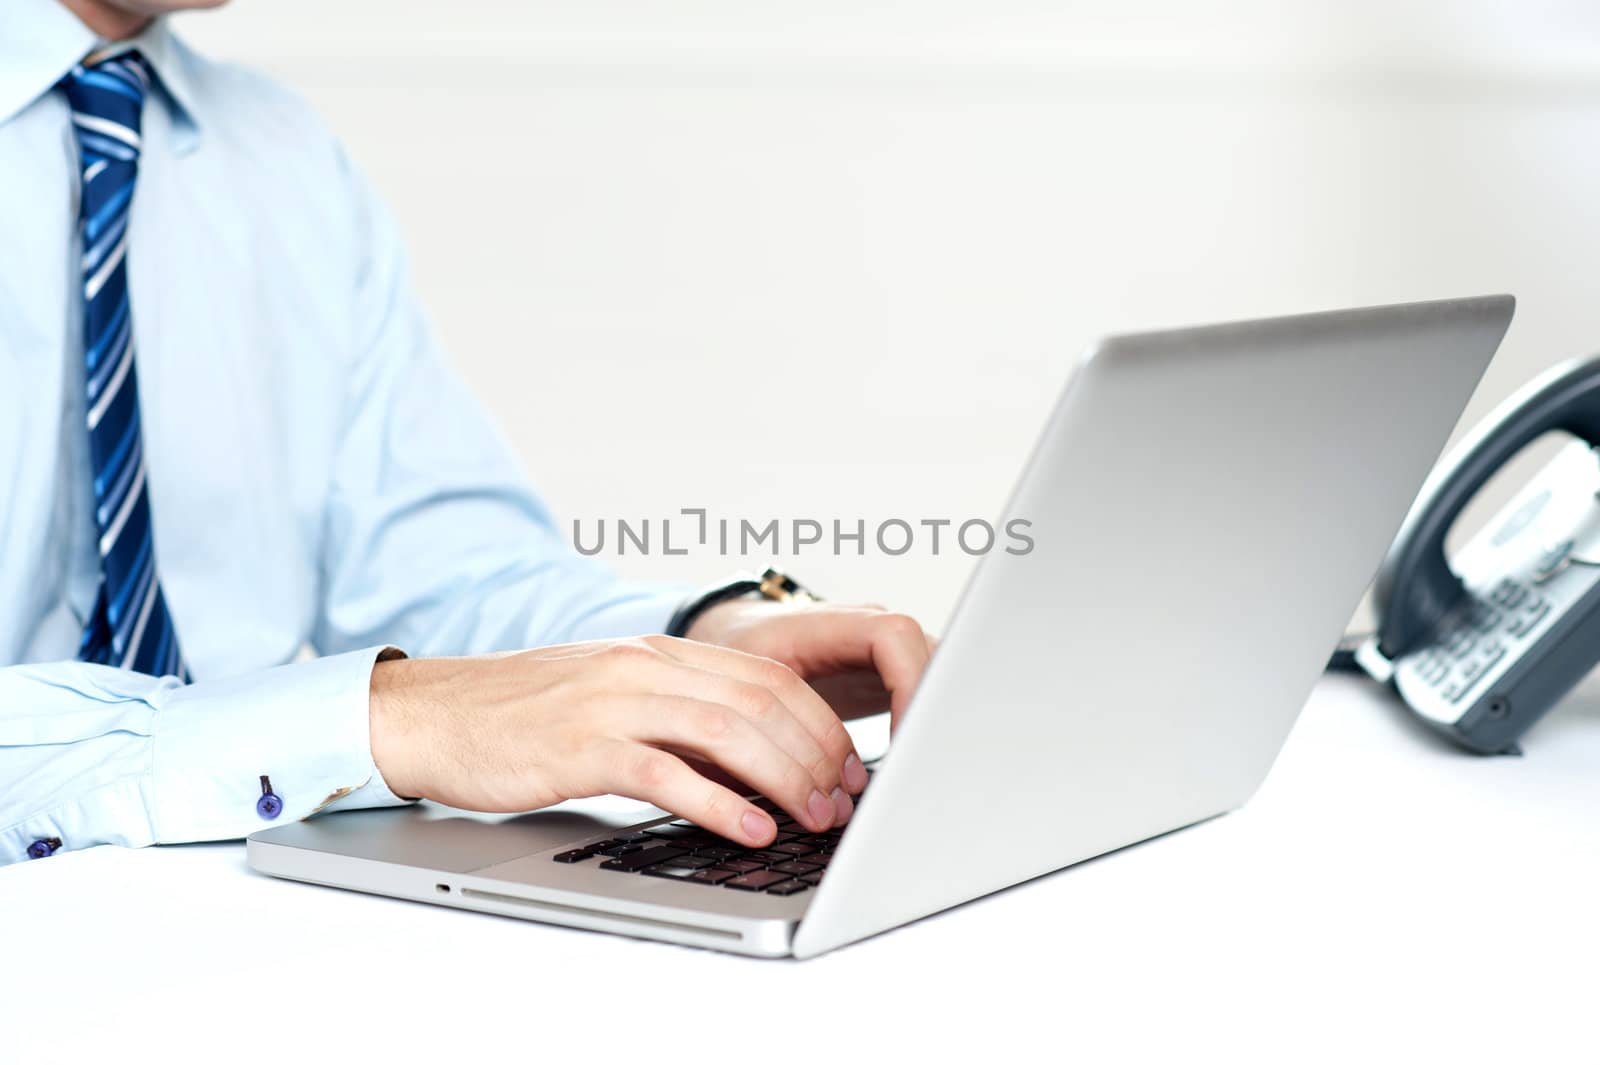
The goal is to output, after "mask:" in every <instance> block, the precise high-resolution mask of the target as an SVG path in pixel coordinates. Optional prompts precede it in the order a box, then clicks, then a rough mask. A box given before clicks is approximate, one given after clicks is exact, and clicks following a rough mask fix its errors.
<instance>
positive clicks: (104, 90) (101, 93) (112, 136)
mask: <svg viewBox="0 0 1600 1065" xmlns="http://www.w3.org/2000/svg"><path fill="white" fill-rule="evenodd" d="M149 87H150V67H149V65H148V64H147V63H146V62H145V60H144V57H143V56H141V55H140V54H139V53H138V52H136V51H129V52H123V53H122V54H120V55H115V56H112V57H111V58H109V59H102V60H99V61H98V62H94V63H79V64H78V65H77V66H75V67H73V68H72V69H71V70H69V71H68V72H67V73H66V76H65V77H63V78H62V79H61V88H62V89H63V90H64V91H65V92H66V95H67V103H68V104H70V105H71V107H72V126H73V130H74V132H76V133H77V135H78V145H79V147H80V148H82V149H83V151H84V153H85V155H90V154H92V155H95V156H99V157H101V158H104V159H108V160H118V161H122V162H133V161H135V160H137V159H138V157H139V128H140V122H139V120H140V115H141V112H142V111H143V109H144V97H145V92H146V91H147V90H148V89H149Z"/></svg>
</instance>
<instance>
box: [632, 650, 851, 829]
mask: <svg viewBox="0 0 1600 1065" xmlns="http://www.w3.org/2000/svg"><path fill="white" fill-rule="evenodd" d="M707 675H708V676H710V677H712V678H714V679H716V680H722V681H724V682H725V683H729V684H740V683H742V682H738V681H729V680H728V679H727V678H720V677H716V675H714V674H707ZM748 687H753V686H748ZM766 698H767V699H769V700H770V699H771V698H772V696H771V695H770V694H768V695H767V696H766ZM622 710H623V712H624V713H626V714H627V715H628V716H629V717H630V718H631V719H632V721H633V723H632V726H631V728H630V729H629V731H630V733H631V735H632V738H634V739H636V740H640V741H643V742H645V743H652V744H666V745H668V746H670V747H671V748H673V749H674V750H678V751H684V752H686V753H688V754H691V755H694V756H697V757H699V758H701V759H703V760H705V761H706V762H709V763H710V764H712V765H714V766H716V767H718V768H720V769H722V770H723V771H725V772H727V773H729V774H731V775H732V776H734V777H736V778H737V779H739V780H742V781H744V782H745V783H746V784H747V785H749V786H750V787H752V788H754V789H755V790H757V791H759V792H761V794H763V795H765V796H767V797H769V798H771V799H772V800H774V801H775V802H777V803H778V804H779V805H781V806H782V807H783V808H784V809H785V810H787V811H789V814H790V815H791V816H793V817H794V818H795V819H796V820H797V821H799V822H800V823H801V824H803V825H805V826H806V827H807V828H808V829H810V830H811V831H813V832H823V831H826V830H827V829H829V828H831V827H833V825H834V824H836V823H838V821H839V820H840V818H839V816H838V810H837V808H836V806H835V801H834V799H833V798H832V797H831V796H830V792H831V791H832V790H833V787H830V789H829V791H827V792H825V791H822V790H821V787H820V786H819V784H818V782H817V780H816V779H815V777H814V775H813V773H812V771H811V770H810V769H809V768H808V767H807V766H806V765H805V764H803V762H802V761H801V758H800V757H797V756H796V746H799V747H801V749H804V747H805V746H809V748H810V750H811V751H817V748H816V745H815V743H813V742H811V740H810V737H809V736H806V735H805V733H804V730H802V729H801V728H800V727H799V725H798V724H794V723H793V722H792V721H791V723H790V726H789V727H790V728H791V729H792V730H793V732H794V733H797V734H799V735H800V736H801V737H803V738H804V740H805V744H804V745H799V744H797V745H796V746H786V745H784V744H782V743H779V742H778V741H777V740H776V739H775V738H774V736H773V735H772V733H769V732H767V731H764V730H763V729H762V728H760V727H758V726H757V725H756V724H755V723H754V722H752V721H751V720H749V719H748V718H747V717H745V716H744V715H743V714H741V713H740V712H739V711H738V710H736V709H735V708H734V707H732V706H729V705H726V704H723V703H717V702H710V701H706V700H703V699H695V698H686V697H683V696H676V695H648V696H644V697H642V698H631V699H629V700H628V701H627V704H626V706H625V707H624V708H622ZM777 712H778V713H782V711H781V710H780V711H777ZM819 756H820V754H819ZM834 787H836V786H834ZM841 794H842V793H841ZM845 801H846V802H849V799H845ZM846 816H848V813H846Z"/></svg>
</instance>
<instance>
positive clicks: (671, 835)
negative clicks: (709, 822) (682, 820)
mask: <svg viewBox="0 0 1600 1065" xmlns="http://www.w3.org/2000/svg"><path fill="white" fill-rule="evenodd" d="M644 835H646V836H649V837H652V838H654V839H683V838H684V837H686V836H694V837H697V838H698V837H699V836H700V835H702V832H701V831H700V829H698V828H696V827H695V826H694V825H655V826H653V827H651V828H647V829H645V830H644Z"/></svg>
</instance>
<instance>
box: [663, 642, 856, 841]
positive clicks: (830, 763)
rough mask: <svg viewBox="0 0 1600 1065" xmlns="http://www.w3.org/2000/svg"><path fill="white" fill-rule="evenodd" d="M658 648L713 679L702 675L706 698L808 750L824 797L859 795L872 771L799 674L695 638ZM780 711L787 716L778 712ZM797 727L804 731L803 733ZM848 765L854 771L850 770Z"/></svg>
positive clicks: (807, 760) (782, 740) (810, 765)
mask: <svg viewBox="0 0 1600 1065" xmlns="http://www.w3.org/2000/svg"><path fill="white" fill-rule="evenodd" d="M657 646H658V647H659V649H660V650H661V651H662V652H663V653H664V654H667V655H669V656H671V657H673V658H675V659H677V660H678V661H680V662H683V663H685V664H686V665H690V666H694V667H698V668H699V669H700V670H702V671H704V672H705V673H709V674H712V675H713V676H712V677H705V676H702V678H701V680H702V681H703V682H704V683H705V685H706V687H705V689H704V690H703V692H702V694H701V698H705V699H710V700H712V701H715V702H719V703H723V704H725V705H728V706H732V707H733V708H734V709H736V710H739V711H740V712H741V713H743V714H745V716H746V717H748V718H750V719H751V720H752V721H753V722H754V723H755V724H756V725H757V726H759V727H761V728H762V729H765V730H767V731H768V732H769V733H771V734H772V735H773V738H774V739H776V740H778V741H779V742H780V743H783V744H784V745H785V746H786V747H789V748H790V749H791V750H794V751H796V752H797V753H799V752H803V757H802V758H801V761H802V762H803V763H804V764H805V765H806V767H807V768H808V769H809V770H811V773H812V776H813V777H815V779H816V781H817V783H818V785H819V786H820V787H821V788H822V791H823V794H824V795H830V796H831V795H832V793H833V790H834V789H835V788H842V789H843V790H844V791H845V792H846V793H848V794H859V793H860V792H861V790H862V788H864V787H865V786H866V773H865V772H864V771H861V770H860V762H861V759H860V756H859V755H858V754H857V753H856V748H855V742H854V741H853V740H852V739H851V738H850V733H849V731H848V730H846V729H845V727H844V723H843V722H842V721H840V720H839V715H838V714H836V713H834V711H833V708H832V707H831V706H829V705H828V703H827V700H825V699H823V698H822V696H820V695H818V694H817V692H816V691H815V689H813V688H812V687H811V685H809V684H807V683H806V682H805V681H804V680H802V679H801V678H800V676H799V675H798V674H797V673H795V671H794V670H792V669H790V668H789V667H788V666H785V665H784V664H783V663H781V662H776V661H773V660H772V659H770V658H762V657H760V656H759V655H750V654H745V653H743V652H740V651H732V650H729V649H727V648H724V647H714V646H712V645H710V644H704V643H698V642H696V641H693V640H672V639H668V638H665V637H663V638H661V639H660V643H659V644H657ZM717 677H726V678H732V679H734V680H736V681H739V682H742V683H744V684H746V685H752V686H754V687H755V688H758V689H760V692H751V691H747V690H741V689H738V688H734V687H730V686H729V685H728V684H726V683H725V681H721V680H718V679H716V678H717ZM762 692H765V693H770V694H771V695H772V696H774V697H775V698H776V700H777V705H776V706H775V707H774V706H773V704H772V703H771V702H770V701H769V700H766V699H765V698H763V697H762V695H761V693H762ZM775 710H782V711H786V713H776V712H773V711H775ZM796 728H798V729H799V730H801V731H800V732H797V731H796ZM802 733H803V734H802ZM852 758H853V763H852ZM847 763H849V764H850V769H847V768H846V767H847ZM851 770H855V771H854V772H852V771H851ZM773 798H777V796H773ZM841 798H844V803H843V804H841V814H840V816H841V819H842V818H844V817H848V816H849V815H848V812H846V811H844V804H848V803H849V800H848V798H847V797H841Z"/></svg>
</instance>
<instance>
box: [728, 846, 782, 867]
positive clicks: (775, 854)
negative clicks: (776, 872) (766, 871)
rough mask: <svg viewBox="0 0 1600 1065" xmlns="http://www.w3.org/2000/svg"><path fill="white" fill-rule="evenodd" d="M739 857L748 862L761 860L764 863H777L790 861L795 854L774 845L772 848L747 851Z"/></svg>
mask: <svg viewBox="0 0 1600 1065" xmlns="http://www.w3.org/2000/svg"><path fill="white" fill-rule="evenodd" d="M739 857H741V858H743V859H744V860H745V861H748V862H760V863H761V864H762V865H777V864H778V863H779V862H786V861H788V860H789V859H791V858H793V857H794V855H792V854H785V853H783V852H782V851H780V850H778V849H777V848H776V847H774V848H773V849H771V850H765V851H746V852H745V853H744V854H741V855H740V856H739Z"/></svg>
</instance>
